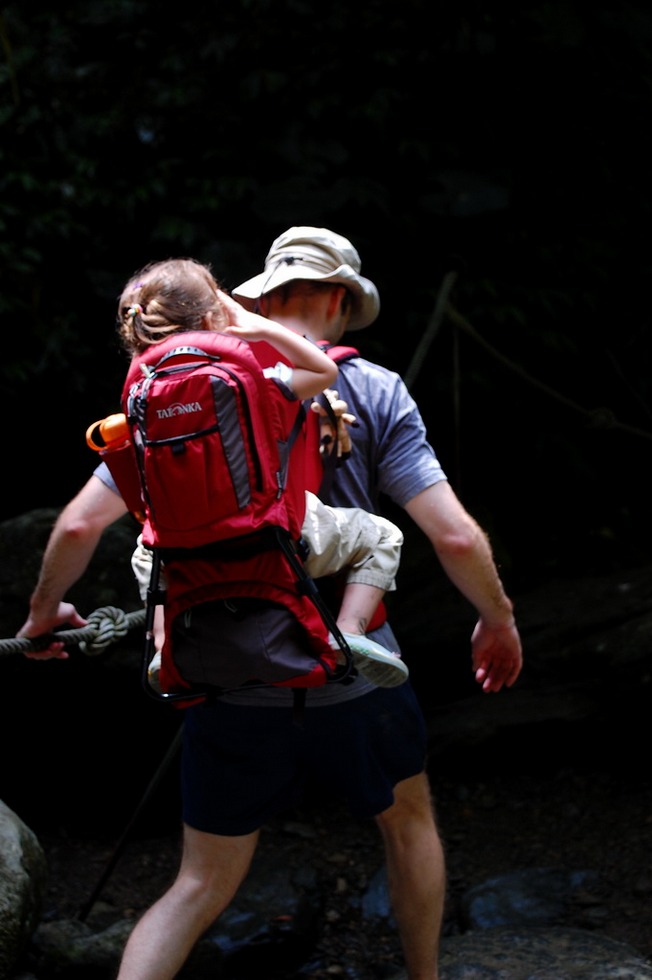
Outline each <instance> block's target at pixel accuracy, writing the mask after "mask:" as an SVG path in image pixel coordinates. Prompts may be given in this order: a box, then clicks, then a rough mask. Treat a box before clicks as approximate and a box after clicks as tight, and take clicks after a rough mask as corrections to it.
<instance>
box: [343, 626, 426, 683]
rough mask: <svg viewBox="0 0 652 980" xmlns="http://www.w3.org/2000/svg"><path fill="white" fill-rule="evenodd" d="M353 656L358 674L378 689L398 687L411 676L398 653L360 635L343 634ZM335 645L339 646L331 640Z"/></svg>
mask: <svg viewBox="0 0 652 980" xmlns="http://www.w3.org/2000/svg"><path fill="white" fill-rule="evenodd" d="M342 635H343V636H344V639H345V640H346V642H347V643H348V645H349V647H350V649H351V653H352V654H353V663H354V664H355V666H356V668H357V670H358V673H360V674H362V676H363V677H366V679H367V680H368V681H371V682H372V684H375V685H376V686H377V687H398V685H399V684H403V683H404V682H405V681H406V680H407V679H408V676H409V673H410V672H409V670H408V668H407V665H406V664H405V663H404V662H403V661H402V660H401V658H400V657H399V655H398V654H397V653H390V651H389V650H387V649H386V647H383V646H381V645H380V643H376V641H375V640H370V639H369V637H368V636H364V635H362V634H359V633H343V634H342ZM331 642H332V643H333V645H335V646H336V645H337V644H336V642H335V641H334V640H331Z"/></svg>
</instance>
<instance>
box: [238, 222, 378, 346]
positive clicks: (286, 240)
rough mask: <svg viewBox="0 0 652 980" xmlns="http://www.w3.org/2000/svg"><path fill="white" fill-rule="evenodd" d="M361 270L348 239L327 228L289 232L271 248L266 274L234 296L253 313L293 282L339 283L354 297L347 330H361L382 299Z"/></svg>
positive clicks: (372, 316) (371, 317)
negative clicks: (263, 300)
mask: <svg viewBox="0 0 652 980" xmlns="http://www.w3.org/2000/svg"><path fill="white" fill-rule="evenodd" d="M360 266H361V262H360V256H359V255H358V253H357V251H356V249H355V248H354V247H353V245H352V244H351V242H350V241H349V240H348V238H343V237H342V236H341V235H336V234H335V232H333V231H329V230H328V228H311V227H308V226H302V227H295V228H289V229H288V230H287V231H285V232H283V234H282V235H279V237H278V238H277V239H276V241H275V242H274V243H273V244H272V247H271V248H270V250H269V252H268V253H267V258H266V259H265V270H264V272H261V273H260V275H258V276H254V277H253V279H248V280H247V281H246V282H243V283H242V284H241V285H240V286H238V287H237V288H236V289H234V290H232V295H233V296H234V297H235V299H237V300H238V301H239V302H240V303H241V304H242V305H243V306H244V307H245V308H246V309H249V310H253V309H255V307H256V301H257V300H259V299H260V297H261V296H265V295H266V294H267V293H271V292H272V290H273V289H278V287H279V286H283V285H285V283H287V282H292V281H293V280H294V279H311V280H314V281H315V282H332V283H336V284H338V285H340V286H345V287H346V288H347V289H348V291H349V293H350V294H351V300H352V303H351V307H352V308H351V316H350V318H349V322H348V324H347V330H362V328H363V327H368V326H369V325H370V324H371V323H373V322H374V320H375V319H376V317H377V316H378V313H379V312H380V297H379V296H378V290H377V289H376V287H375V286H374V284H373V283H372V282H371V280H370V279H365V278H364V277H363V276H361V275H360Z"/></svg>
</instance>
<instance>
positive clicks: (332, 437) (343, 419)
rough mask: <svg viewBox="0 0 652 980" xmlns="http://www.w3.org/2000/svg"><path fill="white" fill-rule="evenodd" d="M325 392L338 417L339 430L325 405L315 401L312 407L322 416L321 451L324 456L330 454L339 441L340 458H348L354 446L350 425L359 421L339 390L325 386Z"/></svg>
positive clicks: (320, 419)
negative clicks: (350, 410)
mask: <svg viewBox="0 0 652 980" xmlns="http://www.w3.org/2000/svg"><path fill="white" fill-rule="evenodd" d="M324 394H325V395H326V398H327V399H328V401H329V403H330V407H331V409H332V411H333V414H334V415H335V417H336V419H337V432H336V431H335V429H334V427H333V422H332V419H331V417H330V415H329V413H328V412H327V411H326V409H325V408H324V406H323V405H322V404H321V403H320V402H313V403H312V404H311V406H310V408H311V410H312V411H313V412H315V413H316V414H317V415H319V416H320V418H319V424H320V427H321V438H320V440H319V451H320V453H321V454H322V456H328V455H330V453H331V452H332V451H333V444H334V443H335V442H337V457H338V459H347V458H348V457H349V456H350V455H351V448H352V442H351V435H350V433H349V426H357V424H358V422H357V420H356V417H355V415H351V413H350V412H349V411H348V408H349V406H348V405H347V403H346V402H345V401H344V400H343V399H341V398H340V397H339V394H338V393H337V391H335V390H334V389H332V388H325V389H324Z"/></svg>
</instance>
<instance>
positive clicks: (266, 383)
mask: <svg viewBox="0 0 652 980" xmlns="http://www.w3.org/2000/svg"><path fill="white" fill-rule="evenodd" d="M254 350H255V353H254ZM278 360H279V357H278V354H277V352H276V351H275V350H274V349H273V348H271V347H269V346H268V345H266V344H263V343H257V344H255V345H254V346H250V345H249V344H247V343H244V342H242V341H240V340H238V339H237V338H234V337H232V336H229V335H226V334H221V333H214V332H212V331H193V332H185V333H177V334H174V335H172V336H170V337H169V338H167V339H166V340H165V341H163V342H162V343H160V344H156V345H153V346H152V347H150V348H148V349H147V350H146V351H145V352H144V353H142V354H140V355H138V356H137V357H135V358H134V359H133V361H132V363H131V365H130V368H129V372H128V374H127V378H126V381H125V384H124V388H123V394H122V409H123V412H124V417H125V420H126V427H127V429H126V431H124V430H123V432H122V438H119V439H114V440H113V441H111V442H109V441H108V440H104V444H103V445H102V439H101V437H100V438H99V442H100V445H99V446H98V430H99V431H101V429H102V426H104V427H105V429H106V431H107V432H108V431H109V421H110V420H116V419H118V420H119V418H120V417H119V416H110V417H109V419H107V420H104V421H103V423H95V426H91V427H90V428H89V430H88V433H87V441H88V443H89V445H91V446H92V447H93V448H99V450H100V453H101V455H102V457H103V458H104V460H105V461H106V463H107V465H108V466H109V469H110V470H111V473H112V475H113V477H114V479H115V481H116V483H117V485H118V489H119V490H120V492H121V493H122V495H123V497H124V499H125V502H126V503H127V506H128V507H129V509H130V510H131V511H132V512H133V513H134V514H136V515H137V516H138V517H139V520H140V521H141V522H142V540H143V544H144V545H145V546H146V547H148V548H150V549H151V550H152V552H153V566H152V579H151V582H150V588H149V590H148V600H147V613H146V624H145V625H146V649H145V653H144V657H143V681H144V683H145V685H146V689H147V691H148V693H150V694H151V695H152V696H153V697H161V698H163V699H165V700H186V701H187V700H188V698H191V699H193V700H197V698H201V697H204V696H206V695H210V694H211V693H223V689H222V688H219V687H218V688H217V689H212V690H211V691H197V690H194V689H192V688H191V686H190V685H188V684H187V683H186V682H185V681H184V679H183V678H182V677H181V676H180V675H179V673H178V671H177V670H176V668H175V665H174V657H173V651H171V650H170V649H169V647H170V646H171V644H170V640H169V638H170V632H169V628H167V629H166V644H165V647H164V656H163V663H162V668H161V675H160V678H161V687H162V690H163V693H162V694H158V693H157V692H155V691H154V690H153V689H152V688H151V686H150V684H149V682H148V679H147V667H148V665H149V662H150V660H151V657H152V655H153V653H154V650H153V634H152V627H153V621H154V609H155V606H156V605H157V604H160V603H162V602H164V601H165V604H166V627H168V624H169V623H170V622H171V621H172V620H173V619H174V618H175V616H176V615H179V614H180V613H181V612H183V611H184V609H185V608H188V607H189V606H191V605H193V604H194V603H196V602H198V601H209V600H211V599H216V598H223V599H228V598H229V597H233V596H238V597H242V596H243V595H248V596H252V597H258V598H263V599H267V600H270V601H272V602H274V603H278V604H279V605H284V606H286V608H288V609H290V611H291V612H292V613H293V615H294V616H295V617H296V619H297V621H298V623H299V624H300V626H301V627H302V628H303V629H304V631H305V637H306V646H307V648H308V649H310V651H311V656H310V657H309V658H308V659H307V661H306V658H303V659H302V662H301V663H297V665H296V674H295V675H294V676H290V677H288V676H287V665H286V667H285V673H284V675H283V678H282V679H280V680H279V681H278V682H271V683H272V684H273V685H274V686H277V685H278V686H289V687H293V688H296V689H304V690H305V689H306V688H309V687H315V686H320V685H322V684H325V683H327V682H329V681H330V680H343V679H346V677H348V676H349V675H350V673H351V670H352V667H351V663H352V662H351V656H350V651H349V649H348V646H347V644H346V641H345V640H344V637H343V636H342V634H341V633H340V631H339V630H338V628H337V626H336V623H335V620H334V617H333V616H332V614H331V612H330V611H329V609H328V607H327V606H326V605H325V604H324V602H323V600H322V598H321V596H320V594H319V592H318V590H317V588H316V586H315V584H314V582H313V581H312V580H311V579H310V577H309V576H308V575H307V573H306V572H305V569H304V567H303V560H302V557H301V542H300V538H301V526H302V522H303V517H304V513H305V490H306V488H308V489H315V487H314V486H310V485H309V484H310V483H311V482H312V481H314V480H317V474H318V472H319V470H318V469H317V468H315V467H313V476H312V477H310V476H309V473H310V471H311V466H312V464H307V463H306V459H307V456H306V454H307V453H313V452H314V453H315V455H316V460H317V463H318V464H319V466H321V461H320V460H319V457H318V455H317V454H316V450H315V449H314V435H313V434H312V433H313V432H314V429H315V428H316V427H317V425H316V416H314V413H310V412H308V413H307V412H306V410H305V406H304V405H302V404H301V403H300V402H297V401H296V400H295V399H292V398H290V397H286V395H285V394H284V393H283V391H282V389H281V387H279V385H278V384H277V383H276V382H275V381H273V380H271V379H269V378H268V377H266V376H265V373H264V370H263V366H262V365H263V364H267V365H272V364H274V363H276V361H278ZM313 419H314V421H313ZM114 431H115V428H114ZM317 482H318V481H317ZM162 566H164V567H165V571H166V578H167V579H168V594H167V595H166V594H165V593H163V592H162V591H161V590H160V589H159V577H160V572H161V567H162ZM186 580H187V581H188V583H189V584H188V585H187V586H184V588H185V591H184V589H181V590H179V587H178V582H179V581H183V582H184V583H185V582H186ZM172 582H174V583H177V585H175V586H174V588H172V587H171V583H172ZM171 593H173V594H171ZM329 630H330V631H331V632H332V633H333V634H334V636H335V637H336V639H337V640H338V643H339V644H340V646H341V647H342V649H343V650H344V652H345V656H346V660H347V662H346V665H345V667H344V669H342V667H338V666H336V652H335V651H333V650H332V648H331V647H330V645H329V643H328V631H329ZM269 683H270V682H269V681H266V682H265V684H261V683H260V682H259V681H258V680H257V678H256V677H252V678H251V681H250V682H248V686H267V685H268V684H269Z"/></svg>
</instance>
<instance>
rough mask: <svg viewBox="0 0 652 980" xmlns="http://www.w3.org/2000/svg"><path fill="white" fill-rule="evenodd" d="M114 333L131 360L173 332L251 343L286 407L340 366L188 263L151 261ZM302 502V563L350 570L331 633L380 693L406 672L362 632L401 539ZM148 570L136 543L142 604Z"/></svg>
mask: <svg viewBox="0 0 652 980" xmlns="http://www.w3.org/2000/svg"><path fill="white" fill-rule="evenodd" d="M118 328H119V333H120V337H121V339H122V341H123V344H124V346H125V347H126V349H127V351H128V352H129V353H130V354H131V355H132V356H136V355H139V354H141V353H142V352H144V351H148V350H149V349H150V348H155V347H156V346H157V345H158V344H160V343H162V342H163V341H165V340H167V339H168V338H169V337H170V336H171V335H176V334H181V335H182V336H181V337H180V338H179V343H183V341H184V337H183V334H184V333H186V332H189V331H191V332H192V338H191V339H192V341H193V342H196V341H197V332H198V331H206V332H208V333H214V332H217V333H222V334H225V335H227V336H230V337H234V338H237V339H238V341H240V342H244V343H245V344H247V345H251V347H252V349H253V350H254V353H255V354H256V353H257V351H256V348H257V347H259V348H260V349H265V348H267V347H268V345H271V348H273V355H274V357H277V358H278V360H276V362H275V363H273V360H274V358H272V360H271V362H270V356H269V349H268V350H267V352H266V354H265V355H264V356H263V357H262V358H261V359H260V360H261V365H264V364H265V363H266V362H267V363H268V366H266V367H264V368H263V371H264V375H265V378H267V379H268V380H270V381H271V382H272V383H273V384H274V385H275V386H276V387H277V388H278V389H280V391H281V392H282V393H283V395H284V398H285V400H286V401H287V402H288V403H289V404H291V403H292V402H294V403H295V404H296V402H297V401H303V400H304V399H308V398H312V397H314V396H315V395H317V394H318V393H319V392H320V391H322V390H323V389H324V388H328V387H329V386H332V384H333V383H334V381H335V379H336V376H337V366H336V365H335V364H334V363H333V362H332V360H331V359H330V358H329V357H328V356H327V355H326V354H324V353H323V352H322V351H320V350H319V349H318V348H317V347H315V345H313V344H312V343H311V342H309V341H307V340H305V339H304V338H302V337H300V336H298V335H297V334H294V333H293V332H292V331H290V330H288V329H287V328H285V327H282V326H281V325H279V324H276V323H273V322H271V321H268V320H266V319H264V318H263V317H260V316H259V315H258V314H255V313H250V312H248V311H246V310H244V308H243V307H241V306H240V305H239V304H237V303H235V302H234V301H233V300H231V298H230V297H228V296H227V295H226V294H225V293H223V292H222V291H221V290H220V289H219V287H218V285H217V282H216V281H215V279H214V278H213V276H212V274H211V273H210V270H209V269H208V267H206V266H204V265H201V264H200V263H198V262H196V261H194V260H191V259H171V260H168V261H166V262H159V263H152V264H151V265H149V266H146V267H145V268H144V269H142V270H141V271H140V272H138V273H137V274H136V275H135V276H134V277H132V279H131V280H130V281H129V283H128V284H127V286H126V287H125V289H124V291H123V294H122V296H121V299H120V304H119V313H118ZM187 349H190V348H187ZM176 351H177V349H176V348H175V353H176ZM281 358H283V360H281ZM146 371H147V369H146ZM345 409H346V406H344V410H345ZM341 412H342V406H340V414H341ZM349 420H350V418H349V419H347V421H349ZM98 475H99V474H98ZM103 478H104V477H103ZM192 494H193V487H192V486H188V487H187V495H188V503H187V505H188V507H189V508H192V506H193V501H192ZM302 496H303V521H302V523H301V537H302V539H303V540H304V541H305V543H306V544H307V546H308V552H307V555H306V557H305V558H304V567H305V569H306V572H307V574H308V575H309V576H311V577H319V576H322V575H331V574H334V573H336V572H338V571H340V570H341V569H343V568H346V569H347V576H346V588H345V591H344V595H343V598H342V602H341V606H340V610H339V614H338V616H337V628H338V629H339V630H340V631H341V633H342V634H343V635H344V638H345V640H346V642H347V644H348V645H349V647H350V650H351V653H352V655H353V661H354V666H355V668H356V669H357V671H358V672H359V673H361V674H363V675H364V676H365V677H367V678H368V679H369V680H371V681H372V682H373V683H375V684H377V685H379V686H394V685H396V684H400V683H403V681H405V680H406V679H407V676H408V669H407V667H406V665H405V664H404V662H403V661H402V660H401V659H400V657H399V656H398V655H396V654H392V653H390V652H389V651H388V650H386V649H385V648H384V647H381V646H380V645H379V644H376V643H374V642H373V641H372V640H370V639H369V638H368V637H366V636H365V635H364V634H365V628H366V627H367V625H368V624H369V622H370V621H371V617H372V614H373V612H374V610H375V608H376V606H377V604H378V602H379V601H380V599H381V598H382V597H383V595H384V593H385V592H386V591H387V590H393V589H394V588H395V574H396V570H397V567H398V561H399V556H400V548H401V544H402V541H403V536H402V533H401V532H400V530H399V529H398V528H397V527H396V526H395V525H393V524H392V523H391V522H389V521H387V520H385V519H384V518H381V517H378V516H376V515H372V514H367V513H366V512H364V511H361V510H359V509H357V508H331V507H327V506H326V505H325V504H323V503H322V502H321V501H320V500H319V498H318V497H317V496H316V495H315V494H314V493H311V492H310V491H307V490H305V489H303V490H302ZM151 563H152V551H151V548H150V547H147V546H145V545H144V544H143V541H142V536H141V539H139V542H138V545H137V548H136V551H135V553H134V556H133V560H132V565H133V568H134V572H135V574H136V577H137V581H138V584H139V589H140V593H141V596H142V597H143V598H145V595H146V593H147V588H148V585H149V578H150V576H149V571H150V568H151ZM164 574H165V559H164ZM236 595H237V591H236ZM160 613H162V607H158V609H157V615H156V617H155V623H154V634H155V644H154V645H155V649H156V651H157V652H156V656H155V659H154V660H153V661H152V663H151V665H150V671H149V676H150V680H151V683H152V685H153V686H154V687H155V686H156V683H157V661H158V657H159V656H160V653H161V650H164V649H165V644H166V642H167V641H166V639H165V638H164V634H163V630H164V628H165V624H164V622H163V619H162V616H161V615H160ZM331 640H332V643H331V645H332V646H335V647H337V641H336V640H335V639H334V638H332V635H331ZM193 682H194V683H196V681H193Z"/></svg>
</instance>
